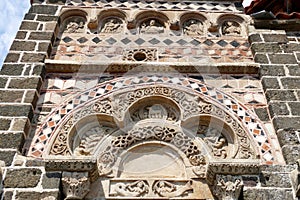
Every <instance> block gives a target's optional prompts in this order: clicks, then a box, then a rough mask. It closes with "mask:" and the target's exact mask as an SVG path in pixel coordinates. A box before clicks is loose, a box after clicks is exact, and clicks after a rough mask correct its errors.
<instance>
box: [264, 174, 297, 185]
mask: <svg viewBox="0 0 300 200" xmlns="http://www.w3.org/2000/svg"><path fill="white" fill-rule="evenodd" d="M259 178H260V183H261V186H262V187H276V188H290V187H292V185H291V178H290V174H289V173H268V172H263V173H261V174H260V176H259Z"/></svg>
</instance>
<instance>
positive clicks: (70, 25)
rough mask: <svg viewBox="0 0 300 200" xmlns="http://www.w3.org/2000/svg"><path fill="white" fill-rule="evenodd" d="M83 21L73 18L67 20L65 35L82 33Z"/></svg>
mask: <svg viewBox="0 0 300 200" xmlns="http://www.w3.org/2000/svg"><path fill="white" fill-rule="evenodd" d="M84 25H85V22H84V19H83V18H74V19H71V20H69V22H67V24H66V26H65V30H64V32H65V33H82V32H83V31H84Z"/></svg>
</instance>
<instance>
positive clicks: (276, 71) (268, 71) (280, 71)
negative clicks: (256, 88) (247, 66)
mask: <svg viewBox="0 0 300 200" xmlns="http://www.w3.org/2000/svg"><path fill="white" fill-rule="evenodd" d="M259 74H260V76H285V71H284V66H283V65H261V66H260V68H259Z"/></svg>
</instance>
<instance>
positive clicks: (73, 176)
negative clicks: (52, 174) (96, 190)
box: [62, 172, 90, 199]
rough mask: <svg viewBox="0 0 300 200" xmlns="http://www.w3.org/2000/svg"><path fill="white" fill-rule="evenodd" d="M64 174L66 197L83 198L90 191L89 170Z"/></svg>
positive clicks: (63, 181) (63, 182) (63, 183)
mask: <svg viewBox="0 0 300 200" xmlns="http://www.w3.org/2000/svg"><path fill="white" fill-rule="evenodd" d="M62 176H63V177H62V185H63V192H64V194H65V196H66V198H65V199H83V198H84V197H85V196H86V195H87V194H88V192H89V191H90V179H89V177H88V172H81V173H79V172H64V173H63V175H62Z"/></svg>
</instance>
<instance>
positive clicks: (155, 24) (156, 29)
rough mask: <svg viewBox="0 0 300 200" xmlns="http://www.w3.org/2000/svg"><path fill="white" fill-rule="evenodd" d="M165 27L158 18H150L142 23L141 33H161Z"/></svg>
mask: <svg viewBox="0 0 300 200" xmlns="http://www.w3.org/2000/svg"><path fill="white" fill-rule="evenodd" d="M164 29H165V27H164V26H163V25H162V24H161V23H160V22H159V21H158V20H156V19H150V20H147V21H145V22H143V23H142V24H141V25H140V33H145V34H159V33H163V32H164Z"/></svg>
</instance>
